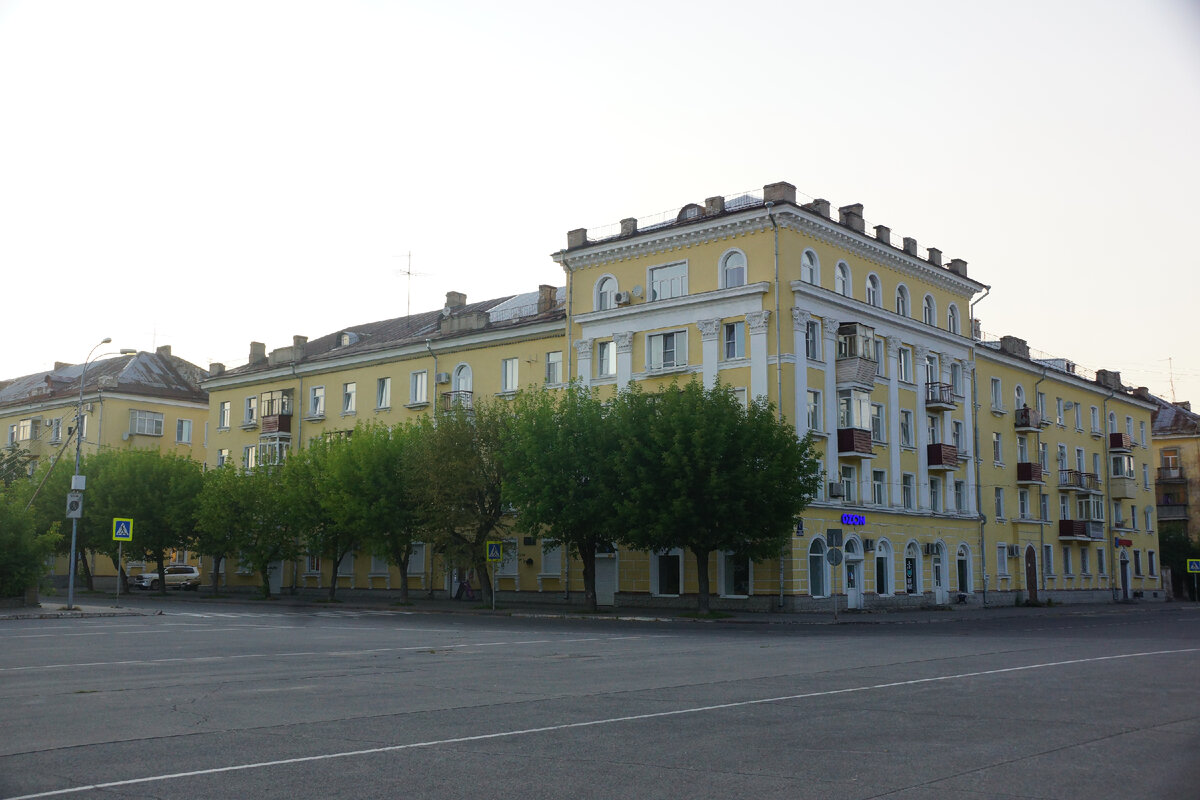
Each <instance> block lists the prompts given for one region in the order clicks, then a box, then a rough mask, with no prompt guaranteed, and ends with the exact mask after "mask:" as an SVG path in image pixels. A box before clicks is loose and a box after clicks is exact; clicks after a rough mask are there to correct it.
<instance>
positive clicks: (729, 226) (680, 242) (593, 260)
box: [553, 205, 984, 298]
mask: <svg viewBox="0 0 1200 800" xmlns="http://www.w3.org/2000/svg"><path fill="white" fill-rule="evenodd" d="M775 218H776V220H777V221H778V223H779V225H780V227H782V228H785V229H789V230H793V231H796V232H798V233H803V234H807V235H809V236H811V237H813V238H815V239H819V240H821V241H823V242H826V243H828V244H832V245H834V246H837V247H841V248H843V249H845V250H848V251H850V252H852V253H854V254H855V255H857V256H859V257H860V258H862V259H864V260H866V261H870V262H872V263H875V264H878V265H880V266H886V267H889V268H891V269H894V270H896V271H897V272H900V273H903V274H906V275H910V276H913V277H915V278H918V279H921V280H925V281H928V282H930V283H932V284H933V285H935V286H937V287H938V288H940V289H944V290H946V291H949V292H953V293H956V294H958V295H960V296H962V297H966V298H970V297H973V296H974V295H975V294H976V293H977V292H979V291H982V290H983V288H984V284H982V283H979V282H978V281H975V280H972V279H970V278H964V277H962V276H960V275H956V274H954V273H953V272H950V271H949V270H947V269H944V268H942V267H935V266H932V265H931V264H929V263H928V262H927V261H925V260H923V259H920V258H917V257H916V256H912V255H909V254H908V253H905V252H904V251H903V250H899V249H897V248H895V247H893V246H891V245H886V244H883V243H882V242H879V241H878V240H876V239H874V238H873V237H870V236H868V235H866V234H865V233H859V232H857V231H854V230H852V229H850V228H847V227H845V226H843V225H841V224H839V223H837V222H834V221H833V220H830V219H826V218H825V217H821V216H817V215H814V214H811V213H809V212H805V211H802V210H801V209H799V208H798V207H794V206H788V205H781V206H776V207H775ZM771 227H772V226H771V220H770V217H769V216H768V215H767V209H766V208H765V207H764V206H756V207H755V208H752V209H747V210H746V211H741V212H735V213H733V214H729V215H726V216H720V217H716V218H713V219H709V220H704V219H701V220H699V221H696V222H693V223H691V224H686V223H685V224H680V225H678V226H670V227H667V228H664V229H662V230H658V231H648V232H646V233H639V234H638V235H636V236H632V237H630V238H627V239H616V240H613V241H609V242H598V243H596V244H591V245H588V246H587V247H582V248H579V249H578V250H577V251H573V252H569V251H560V252H558V253H555V254H554V256H553V257H554V260H555V261H556V262H558V263H559V264H560V265H562V267H563V269H565V270H566V271H567V272H573V271H575V270H578V269H583V268H586V267H593V266H597V265H599V264H608V263H611V262H614V261H621V260H624V259H629V258H636V257H640V256H646V255H651V254H654V253H661V252H667V251H670V250H677V249H680V248H683V247H691V246H693V245H697V244H703V243H705V242H711V241H714V240H717V239H721V238H725V237H729V236H737V235H743V234H750V233H758V232H761V231H766V230H769V229H770V228H771Z"/></svg>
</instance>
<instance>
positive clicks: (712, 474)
mask: <svg viewBox="0 0 1200 800" xmlns="http://www.w3.org/2000/svg"><path fill="white" fill-rule="evenodd" d="M613 420H614V422H616V424H617V426H618V429H619V430H620V431H622V432H624V435H623V437H622V447H621V455H620V459H619V461H620V472H621V474H622V475H623V476H624V482H625V486H624V491H623V492H622V497H621V498H620V500H619V505H620V508H621V516H622V518H623V520H624V524H625V525H627V526H628V527H627V533H626V535H625V537H624V538H625V540H626V541H627V542H628V543H629V544H631V545H633V546H636V547H639V548H641V549H645V550H650V551H659V550H664V549H669V548H676V547H678V548H681V549H683V550H687V551H689V552H691V553H692V555H693V556H694V557H695V561H696V574H697V578H698V582H699V585H698V589H699V591H698V593H697V600H698V607H699V609H700V610H701V611H708V609H709V558H710V556H711V554H712V553H714V552H718V553H719V552H726V551H728V552H732V553H734V554H735V555H737V556H738V557H741V558H747V559H751V560H761V559H765V558H771V557H775V556H779V554H780V553H781V551H782V549H783V547H784V545H785V544H786V542H787V539H788V536H789V534H790V531H791V530H792V527H793V525H794V524H795V518H796V515H798V514H799V513H800V512H801V511H802V510H803V509H804V508H805V506H806V505H807V504H808V502H809V501H810V500H811V499H812V498H813V497H814V496H815V495H816V492H817V487H818V486H819V482H820V479H821V476H820V472H819V469H818V464H817V461H816V459H815V458H813V457H812V456H811V454H810V452H809V449H810V446H811V440H810V439H804V440H800V441H798V440H797V439H796V436H795V432H794V431H793V429H792V428H791V427H790V426H789V425H787V424H786V423H784V422H782V421H780V420H778V419H777V418H776V417H775V415H774V412H773V409H772V407H771V406H770V405H769V404H768V403H767V402H765V401H763V400H757V401H754V402H751V403H750V404H748V405H747V406H745V407H743V406H742V404H741V402H740V401H739V400H738V398H737V397H736V395H735V394H734V392H733V390H732V389H731V388H730V387H728V386H722V385H717V386H715V387H714V388H712V389H705V388H704V387H703V386H701V385H700V384H699V383H698V382H696V381H692V382H690V383H687V384H684V385H682V386H669V387H665V388H663V389H661V390H660V391H657V392H654V393H651V394H648V393H645V392H642V391H640V390H639V389H638V388H636V387H633V388H631V389H630V390H628V391H625V392H622V393H621V395H619V397H618V399H617V401H616V403H615V404H614V408H613Z"/></svg>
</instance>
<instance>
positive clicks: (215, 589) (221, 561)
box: [212, 556, 225, 597]
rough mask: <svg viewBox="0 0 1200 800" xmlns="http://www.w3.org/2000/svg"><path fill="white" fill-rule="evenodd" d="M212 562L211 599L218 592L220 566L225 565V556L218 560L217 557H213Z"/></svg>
mask: <svg viewBox="0 0 1200 800" xmlns="http://www.w3.org/2000/svg"><path fill="white" fill-rule="evenodd" d="M212 560H213V574H212V579H213V597H216V596H217V593H218V592H219V591H220V589H219V586H220V584H221V565H222V564H224V563H225V556H221V557H220V558H218V557H217V556H213V557H212Z"/></svg>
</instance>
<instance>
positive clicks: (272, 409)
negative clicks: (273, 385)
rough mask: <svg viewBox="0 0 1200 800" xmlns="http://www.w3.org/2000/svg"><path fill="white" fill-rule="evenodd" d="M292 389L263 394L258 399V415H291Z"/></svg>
mask: <svg viewBox="0 0 1200 800" xmlns="http://www.w3.org/2000/svg"><path fill="white" fill-rule="evenodd" d="M292 393H293V390H291V389H275V390H274V391H270V392H263V393H262V394H261V395H259V398H258V413H259V415H260V416H263V417H272V416H276V415H290V414H291V413H292Z"/></svg>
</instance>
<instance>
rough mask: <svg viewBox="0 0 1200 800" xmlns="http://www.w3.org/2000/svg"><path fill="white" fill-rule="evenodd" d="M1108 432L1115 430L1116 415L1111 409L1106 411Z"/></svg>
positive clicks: (1114, 431)
mask: <svg viewBox="0 0 1200 800" xmlns="http://www.w3.org/2000/svg"><path fill="white" fill-rule="evenodd" d="M1108 432H1109V433H1116V432H1117V415H1116V414H1115V413H1113V412H1112V411H1110V412H1108Z"/></svg>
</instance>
